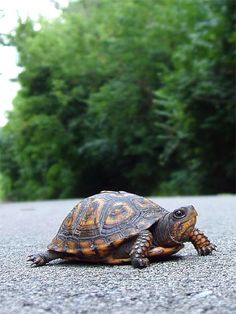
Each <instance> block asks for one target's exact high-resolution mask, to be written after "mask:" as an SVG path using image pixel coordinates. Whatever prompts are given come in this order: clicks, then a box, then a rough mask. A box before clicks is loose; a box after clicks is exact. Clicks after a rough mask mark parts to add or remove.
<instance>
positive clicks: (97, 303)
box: [0, 195, 236, 314]
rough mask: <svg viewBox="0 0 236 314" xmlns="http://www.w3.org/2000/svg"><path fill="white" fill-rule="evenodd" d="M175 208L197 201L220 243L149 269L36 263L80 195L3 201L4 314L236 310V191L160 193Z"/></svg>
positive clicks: (0, 304)
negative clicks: (33, 258) (30, 259)
mask: <svg viewBox="0 0 236 314" xmlns="http://www.w3.org/2000/svg"><path fill="white" fill-rule="evenodd" d="M155 201H157V202H158V203H159V204H160V205H162V206H163V207H165V208H167V209H174V208H177V207H178V206H180V205H188V204H193V205H194V206H195V207H196V209H197V211H198V213H199V216H198V222H197V226H198V227H199V229H202V230H204V231H205V233H206V234H207V236H208V237H209V238H210V240H212V242H213V243H215V244H216V245H217V247H218V250H217V252H214V253H213V255H211V256H201V257H199V256H198V255H197V254H196V251H195V250H194V248H193V246H192V245H191V244H187V245H186V247H185V248H184V249H183V250H181V251H180V252H179V253H178V254H177V255H175V256H174V257H172V258H169V259H168V260H166V261H161V262H158V263H153V264H151V266H150V267H149V268H147V269H143V270H138V269H133V268H132V267H131V266H130V265H124V266H104V265H89V264H75V263H74V264H73V263H65V262H61V261H58V262H56V261H54V262H51V264H50V265H48V266H44V267H38V268H31V267H30V266H29V265H28V264H27V263H26V257H27V255H28V254H31V253H35V252H38V251H42V250H44V249H45V248H46V246H47V244H48V243H49V242H50V240H51V238H52V237H53V236H54V234H55V233H56V231H57V229H58V227H59V225H60V223H61V221H62V219H63V218H64V216H65V215H66V214H67V213H68V211H69V210H70V208H72V207H73V205H75V204H76V202H77V200H66V201H47V202H22V203H6V204H0V313H3V314H9V313H30V314H34V313H63V314H66V313H70V314H75V313H78V314H86V313H93V314H95V313H104V314H106V313H115V314H119V313H125V314H129V313H132V314H133V313H160V314H162V313H174V314H175V313H190V314H191V313H194V314H195V313H217V314H224V313H236V196H230V195H225V196H209V197H171V198H163V197H160V198H158V199H155Z"/></svg>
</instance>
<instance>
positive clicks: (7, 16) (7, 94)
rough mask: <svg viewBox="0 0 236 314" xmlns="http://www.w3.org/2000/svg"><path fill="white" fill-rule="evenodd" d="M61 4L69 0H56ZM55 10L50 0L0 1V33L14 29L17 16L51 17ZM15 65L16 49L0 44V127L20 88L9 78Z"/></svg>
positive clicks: (14, 73) (34, 18) (55, 12)
mask: <svg viewBox="0 0 236 314" xmlns="http://www.w3.org/2000/svg"><path fill="white" fill-rule="evenodd" d="M56 2H58V3H59V4H60V5H61V6H66V5H67V4H68V2H69V0H57V1H56ZM59 14H60V11H59V10H57V9H56V8H55V7H54V5H53V2H52V1H50V0H7V1H4V0H2V1H0V17H1V18H0V33H9V32H10V31H12V30H14V28H15V27H16V24H17V19H18V17H21V18H22V19H25V18H26V17H27V16H29V17H30V18H32V19H33V20H37V18H38V17H39V16H40V15H42V16H44V17H46V18H49V19H52V18H55V17H57V16H58V15H59ZM20 70H21V69H20V68H19V67H17V51H16V49H15V48H14V47H7V46H0V127H1V126H4V125H5V124H6V123H7V118H6V111H9V110H11V109H12V100H13V98H14V97H15V95H16V93H17V90H18V89H19V88H20V86H19V85H18V83H17V82H11V79H14V78H16V77H17V74H18V73H19V72H20Z"/></svg>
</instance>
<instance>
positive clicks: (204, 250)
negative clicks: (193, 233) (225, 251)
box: [197, 243, 216, 256]
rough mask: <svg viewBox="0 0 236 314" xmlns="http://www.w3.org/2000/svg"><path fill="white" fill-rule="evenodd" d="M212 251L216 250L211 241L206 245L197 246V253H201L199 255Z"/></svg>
mask: <svg viewBox="0 0 236 314" xmlns="http://www.w3.org/2000/svg"><path fill="white" fill-rule="evenodd" d="M212 251H216V245H214V244H212V243H210V244H208V245H206V246H202V247H199V248H197V252H198V255H201V256H205V255H210V254H211V253H212Z"/></svg>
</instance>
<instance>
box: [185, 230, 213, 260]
mask: <svg viewBox="0 0 236 314" xmlns="http://www.w3.org/2000/svg"><path fill="white" fill-rule="evenodd" d="M189 241H190V242H191V243H192V244H193V245H194V247H195V249H196V250H197V252H198V255H209V254H211V253H212V251H214V250H216V246H215V245H214V244H212V243H211V242H210V241H209V239H208V238H207V236H205V234H204V233H203V232H202V231H200V230H198V229H196V228H194V229H193V231H192V232H191V233H190V236H189Z"/></svg>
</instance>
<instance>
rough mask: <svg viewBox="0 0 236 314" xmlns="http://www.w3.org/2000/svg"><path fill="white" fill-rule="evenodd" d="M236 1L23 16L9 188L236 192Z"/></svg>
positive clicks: (22, 194)
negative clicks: (36, 19) (35, 19)
mask: <svg viewBox="0 0 236 314" xmlns="http://www.w3.org/2000/svg"><path fill="white" fill-rule="evenodd" d="M235 22H236V10H235V1H234V0H214V1H212V0H209V1H208V0H204V1H203V0H195V1H191V0H179V1H174V2H173V1H171V0H160V1H156V0H140V1H135V0H126V1H118V0H116V1H110V0H84V1H77V2H72V3H71V4H70V5H69V7H68V8H67V9H65V10H64V11H63V12H62V15H61V16H60V17H59V18H58V19H56V20H53V21H47V20H43V19H41V20H40V21H39V23H40V27H41V28H40V30H35V24H34V22H33V21H31V20H29V19H28V20H26V21H21V20H19V23H18V27H17V29H16V33H15V35H14V36H12V37H11V42H12V44H13V45H15V46H16V48H17V50H18V53H19V63H20V66H21V67H22V72H21V73H20V75H19V77H18V81H19V82H20V84H21V90H20V91H19V92H18V94H17V96H16V97H15V99H14V110H13V111H12V112H10V113H9V122H8V123H7V125H6V126H5V127H3V128H1V129H0V185H1V189H2V195H3V197H4V198H5V199H14V200H23V199H24V200H27V199H42V198H67V197H81V196H86V195H89V194H93V193H96V192H98V191H100V190H102V189H115V190H128V191H130V192H134V193H141V194H146V195H148V194H162V195H163V194H168V195H173V194H209V193H232V192H233V193H234V192H235V87H236V86H235V82H236V81H235V64H236V63H235V56H236V46H235V42H236V30H235Z"/></svg>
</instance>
